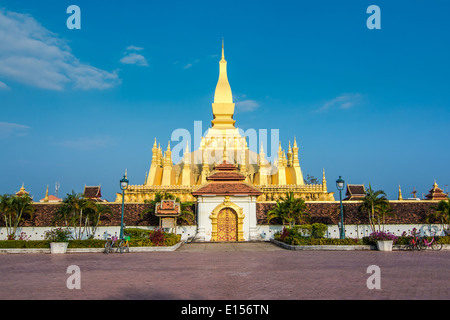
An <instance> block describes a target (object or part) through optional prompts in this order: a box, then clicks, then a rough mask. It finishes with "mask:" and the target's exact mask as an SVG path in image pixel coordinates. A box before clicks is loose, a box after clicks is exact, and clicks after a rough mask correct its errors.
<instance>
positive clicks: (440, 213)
mask: <svg viewBox="0 0 450 320" xmlns="http://www.w3.org/2000/svg"><path fill="white" fill-rule="evenodd" d="M431 208H432V209H434V210H435V211H434V212H431V213H430V214H429V215H428V216H427V222H429V221H430V219H431V218H433V219H437V220H440V222H441V223H442V224H444V225H447V229H449V227H450V198H449V199H447V200H441V201H439V202H438V204H437V206H436V207H431Z"/></svg>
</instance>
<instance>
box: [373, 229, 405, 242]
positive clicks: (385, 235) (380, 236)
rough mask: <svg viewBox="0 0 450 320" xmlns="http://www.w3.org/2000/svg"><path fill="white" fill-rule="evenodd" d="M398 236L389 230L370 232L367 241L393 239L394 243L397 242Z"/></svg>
mask: <svg viewBox="0 0 450 320" xmlns="http://www.w3.org/2000/svg"><path fill="white" fill-rule="evenodd" d="M397 239H398V237H397V236H396V235H393V234H392V233H389V232H383V231H380V232H372V233H371V234H370V235H369V241H370V242H373V243H376V242H377V241H385V240H393V241H394V243H396V242H397Z"/></svg>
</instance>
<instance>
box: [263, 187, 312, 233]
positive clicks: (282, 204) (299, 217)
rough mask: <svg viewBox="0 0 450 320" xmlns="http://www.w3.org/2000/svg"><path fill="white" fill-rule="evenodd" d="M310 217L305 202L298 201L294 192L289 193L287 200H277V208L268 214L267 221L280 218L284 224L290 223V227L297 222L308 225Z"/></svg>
mask: <svg viewBox="0 0 450 320" xmlns="http://www.w3.org/2000/svg"><path fill="white" fill-rule="evenodd" d="M310 217H311V216H310V214H309V212H308V211H307V206H306V203H305V200H303V199H296V198H295V197H294V193H293V192H289V193H287V194H286V198H281V199H279V200H277V203H276V205H275V207H274V208H273V209H272V210H270V211H269V212H268V213H267V221H269V222H270V221H271V220H273V219H276V218H278V219H281V221H282V222H283V224H285V223H286V222H288V223H289V227H292V225H293V224H294V223H295V222H298V223H299V224H302V223H307V222H309V219H310Z"/></svg>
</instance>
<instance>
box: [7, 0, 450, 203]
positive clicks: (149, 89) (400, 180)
mask: <svg viewBox="0 0 450 320" xmlns="http://www.w3.org/2000/svg"><path fill="white" fill-rule="evenodd" d="M72 4H75V5H78V6H79V7H80V9H81V30H69V29H68V28H67V26H66V20H67V18H68V17H69V14H67V13H66V9H67V7H68V6H69V5H72ZM372 4H375V5H378V6H379V7H380V9H381V29H379V30H369V29H368V28H367V26H366V20H367V18H368V17H369V16H370V14H367V13H366V9H367V7H368V6H369V5H372ZM449 9H450V4H449V3H448V1H443V0H442V1H437V0H435V1H362V0H359V1H339V2H337V1H314V2H300V1H226V2H223V1H220V2H219V1H171V2H167V1H158V2H156V1H146V2H144V1H134V0H130V1H126V2H123V1H100V0H97V1H84V0H75V1H63V0H58V1H56V0H55V1H50V0H43V1H4V0H0V111H1V113H0V149H1V152H0V164H1V166H0V174H1V184H0V193H1V194H3V193H12V192H16V191H18V190H19V188H20V187H21V185H22V183H24V184H25V187H26V189H27V190H28V191H30V193H31V194H32V195H33V196H34V199H35V200H39V199H41V198H43V197H44V194H45V188H46V186H47V185H49V189H50V193H51V194H52V193H54V184H55V182H56V181H59V182H60V184H61V188H60V193H59V195H60V196H64V195H65V194H66V193H70V192H71V191H72V190H75V191H76V192H82V191H83V188H84V186H85V185H99V184H101V186H102V193H103V195H104V198H106V199H108V200H110V201H114V199H115V193H116V192H119V190H120V189H119V180H120V179H121V178H122V176H123V173H124V170H125V169H127V170H128V178H129V180H130V183H131V184H142V183H143V182H144V178H145V172H146V171H148V169H149V166H150V161H151V148H152V145H153V142H154V138H155V137H156V138H157V139H158V141H160V142H161V146H162V148H163V150H165V148H166V146H167V141H168V140H169V139H170V137H171V134H172V132H173V130H175V129H177V128H185V129H187V130H189V131H193V128H194V121H203V128H204V130H205V129H206V128H207V127H209V126H210V121H211V119H212V111H211V103H212V102H213V96H214V89H215V85H216V82H217V78H218V72H219V64H218V62H219V59H220V50H221V41H222V37H224V39H225V55H226V59H227V61H228V79H229V81H230V85H231V88H232V90H233V96H234V100H235V102H236V112H235V117H234V118H235V119H236V126H238V127H240V128H243V129H244V130H248V129H250V128H254V129H255V130H259V129H267V130H269V131H270V129H279V130H280V139H281V141H282V144H283V148H284V149H287V144H288V141H289V140H291V141H292V140H293V137H294V136H296V138H297V142H298V144H299V148H300V152H299V157H300V164H301V166H302V170H303V173H304V175H305V176H306V174H310V175H313V176H316V177H319V178H320V177H321V175H322V168H325V171H326V177H327V181H328V188H329V191H336V188H335V183H334V181H335V180H336V179H337V178H338V176H339V175H342V176H343V178H344V179H345V180H346V182H348V183H353V184H361V183H363V184H365V185H366V186H367V185H368V184H369V183H371V184H372V186H373V187H374V188H375V189H383V190H385V191H386V192H387V194H388V196H389V198H390V199H396V198H397V190H398V185H401V187H402V191H403V196H404V197H408V196H410V194H409V193H410V192H411V191H412V189H413V187H415V188H416V190H418V195H419V196H421V195H422V193H424V194H427V193H428V190H429V189H431V187H432V184H433V182H434V179H436V181H437V183H438V184H439V186H440V187H442V188H444V190H445V191H447V187H446V185H448V184H450V170H449V169H448V161H449V159H450V149H449V148H448V145H449V143H448V140H449V133H450V131H449V119H450V118H449V115H450V104H449V101H450V90H449V84H450V83H449V82H450V81H449V77H448V75H449V74H450V63H449V60H448V57H450V25H449V23H448V12H449ZM266 151H267V153H269V154H270V150H266ZM336 199H338V196H337V197H336Z"/></svg>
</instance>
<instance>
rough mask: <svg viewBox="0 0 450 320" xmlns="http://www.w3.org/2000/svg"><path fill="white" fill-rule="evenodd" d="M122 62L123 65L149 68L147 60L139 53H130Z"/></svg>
mask: <svg viewBox="0 0 450 320" xmlns="http://www.w3.org/2000/svg"><path fill="white" fill-rule="evenodd" d="M120 62H121V63H123V64H135V65H137V66H143V67H147V66H148V63H147V60H146V59H145V57H144V56H143V55H140V54H137V53H128V54H127V55H126V56H125V57H123V58H122V59H120Z"/></svg>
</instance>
